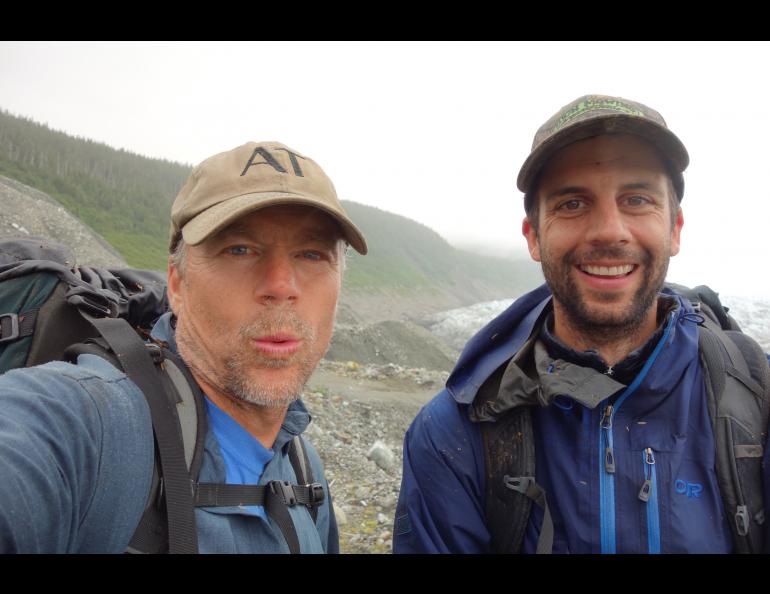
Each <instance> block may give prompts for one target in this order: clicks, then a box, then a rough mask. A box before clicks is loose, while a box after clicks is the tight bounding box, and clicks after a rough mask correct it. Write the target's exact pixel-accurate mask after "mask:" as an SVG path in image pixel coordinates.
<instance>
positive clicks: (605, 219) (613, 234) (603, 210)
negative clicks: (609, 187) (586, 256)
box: [586, 200, 631, 244]
mask: <svg viewBox="0 0 770 594" xmlns="http://www.w3.org/2000/svg"><path fill="white" fill-rule="evenodd" d="M586 239H587V240H588V241H589V242H591V243H597V244H617V243H621V244H622V243H627V242H628V241H629V240H630V239H631V236H630V233H629V229H628V221H627V220H626V217H625V215H624V214H623V213H622V212H621V210H620V209H619V208H618V205H617V204H615V201H614V200H613V201H612V202H611V203H609V204H599V205H597V207H596V208H595V209H594V211H593V212H592V213H591V221H590V228H589V232H588V236H587V237H586Z"/></svg>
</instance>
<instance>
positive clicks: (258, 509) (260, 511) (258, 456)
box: [206, 397, 273, 520]
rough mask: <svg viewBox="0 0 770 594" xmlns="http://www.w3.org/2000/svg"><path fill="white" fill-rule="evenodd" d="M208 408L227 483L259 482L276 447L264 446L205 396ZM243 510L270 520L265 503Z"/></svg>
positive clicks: (254, 483)
mask: <svg viewBox="0 0 770 594" xmlns="http://www.w3.org/2000/svg"><path fill="white" fill-rule="evenodd" d="M206 409H207V410H208V412H209V428H210V429H211V430H212V431H213V432H214V435H215V436H216V438H217V441H218V442H219V449H220V451H221V453H222V459H223V461H224V463H225V482H226V483H227V484H228V485H256V484H257V483H259V479H260V478H261V477H262V472H263V471H264V470H265V466H266V465H267V463H268V462H270V460H272V459H273V451H272V450H268V449H267V448H266V447H265V446H263V445H262V444H261V443H260V442H259V440H258V439H255V438H254V436H253V435H251V433H249V432H248V431H246V429H244V428H243V427H241V426H240V425H239V424H238V423H237V422H236V421H235V420H234V419H233V418H232V417H230V416H229V415H228V414H227V413H226V412H224V411H223V410H222V409H221V408H219V407H218V406H217V405H216V404H214V403H213V402H211V400H209V398H208V397H206ZM244 513H253V514H254V515H255V516H260V517H261V518H263V519H265V520H267V515H266V513H265V508H264V506H261V505H251V506H247V507H245V508H244Z"/></svg>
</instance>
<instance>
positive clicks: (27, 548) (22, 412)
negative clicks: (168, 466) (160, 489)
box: [0, 356, 153, 553]
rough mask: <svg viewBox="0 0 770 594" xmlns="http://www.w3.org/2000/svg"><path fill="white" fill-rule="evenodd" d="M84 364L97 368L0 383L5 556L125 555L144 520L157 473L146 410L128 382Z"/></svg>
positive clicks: (0, 515)
mask: <svg viewBox="0 0 770 594" xmlns="http://www.w3.org/2000/svg"><path fill="white" fill-rule="evenodd" d="M85 357H88V358H91V359H94V360H95V361H93V367H88V366H82V367H81V366H80V365H77V366H75V365H70V364H67V363H62V362H54V363H49V364H47V365H44V366H41V367H35V368H28V369H18V370H11V371H9V372H7V373H5V374H4V375H2V376H0V477H1V478H0V552H2V553H76V552H92V553H96V552H98V553H119V552H123V550H124V549H125V547H126V545H127V544H128V540H129V539H130V537H131V536H132V534H133V531H134V529H135V528H136V524H137V522H138V520H139V518H140V517H141V514H142V510H143V509H144V505H145V503H146V500H147V494H148V492H149V483H150V478H151V474H152V464H153V442H152V427H151V423H150V418H149V410H148V408H147V404H146V402H145V401H144V397H143V396H142V394H141V392H139V390H138V388H136V386H135V385H134V384H133V382H130V380H128V379H127V378H126V377H125V375H123V374H121V373H119V372H118V371H117V370H116V369H115V368H113V367H112V366H111V365H109V364H108V363H107V362H106V361H103V360H101V359H98V358H96V357H91V356H85ZM82 358H83V357H81V359H82ZM97 369H100V370H101V371H103V372H104V373H101V372H97V371H96V370H97Z"/></svg>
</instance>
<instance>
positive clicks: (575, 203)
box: [558, 198, 583, 210]
mask: <svg viewBox="0 0 770 594" xmlns="http://www.w3.org/2000/svg"><path fill="white" fill-rule="evenodd" d="M582 207H583V201H582V200H579V199H577V198H574V199H572V200H567V201H565V202H562V203H561V204H560V205H559V206H558V209H559V210H578V209H579V208H582Z"/></svg>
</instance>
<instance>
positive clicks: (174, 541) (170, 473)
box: [66, 310, 205, 553]
mask: <svg viewBox="0 0 770 594" xmlns="http://www.w3.org/2000/svg"><path fill="white" fill-rule="evenodd" d="M81 314H82V315H83V316H84V317H85V318H87V319H88V320H89V321H90V323H91V324H93V326H94V328H96V330H97V331H98V332H99V334H100V335H101V337H102V339H103V342H102V343H101V344H102V345H103V344H105V343H106V345H107V346H108V347H109V353H108V354H107V356H105V354H104V353H99V352H98V349H97V348H96V347H95V346H94V345H98V344H99V343H96V342H94V341H91V345H90V346H87V347H85V348H86V349H87V350H86V351H84V350H83V349H81V348H79V347H77V346H76V347H74V348H71V349H68V350H67V351H66V356H67V357H68V358H70V359H72V358H74V357H75V356H76V355H77V354H79V353H81V352H93V354H99V355H101V356H104V357H105V358H106V359H108V360H110V361H111V362H112V363H113V364H115V363H117V364H118V367H119V368H120V369H122V370H123V371H124V372H125V373H126V375H127V376H128V377H129V378H130V379H131V380H132V381H133V382H134V383H135V384H136V385H137V386H138V387H139V389H140V390H141V392H142V393H143V394H144V397H145V398H146V399H147V404H148V405H149V408H150V416H151V418H152V429H153V435H154V438H155V446H156V454H157V459H159V461H160V464H159V465H160V476H161V477H162V478H161V479H160V484H159V485H157V481H156V480H155V479H154V480H153V483H155V484H156V485H157V491H158V498H159V499H162V501H163V502H165V509H164V510H163V509H162V507H163V506H161V514H162V515H164V516H165V517H166V518H167V523H168V552H171V553H197V552H198V535H197V530H196V524H195V511H194V507H195V506H194V503H193V486H192V485H193V481H192V479H191V476H190V470H189V468H188V460H189V463H190V464H191V463H192V459H193V457H194V456H193V455H192V454H190V455H186V453H185V439H184V433H185V432H184V431H183V427H182V424H181V422H180V415H179V413H178V408H179V406H178V404H179V403H178V402H177V399H179V398H182V399H183V397H182V396H180V395H179V394H178V392H176V390H175V389H174V388H172V386H174V387H175V382H174V380H173V379H171V377H169V371H168V369H167V368H168V366H169V363H168V362H167V361H165V355H164V352H163V350H162V349H161V347H160V346H159V345H157V344H154V343H145V342H144V341H143V340H142V339H141V338H140V337H139V335H138V334H137V333H136V331H135V330H134V329H133V328H132V327H131V325H130V324H129V323H128V322H127V321H126V320H123V319H122V318H94V317H91V316H90V315H88V314H87V313H85V312H83V311H82V310H81ZM171 364H172V365H175V364H174V363H173V362H172V363H171ZM176 371H177V372H179V373H180V374H181V373H182V372H181V370H180V369H179V368H177V369H176ZM172 373H173V372H172ZM164 378H165V379H164ZM177 383H180V385H181V382H180V381H179V380H178V379H177ZM192 384H193V385H194V384H195V382H192ZM187 388H188V389H190V386H189V385H188V386H187ZM183 393H184V390H183ZM194 407H195V403H193V408H194ZM181 408H184V406H183V407H181ZM186 416H187V417H188V418H187V419H186V424H187V425H189V424H190V419H189V414H188V415H186ZM195 417H196V418H195V420H193V421H192V423H194V424H195V428H196V430H197V429H198V427H199V425H198V422H199V421H201V420H202V419H203V418H205V415H202V414H198V412H196V413H195ZM187 433H188V437H187V439H188V444H194V443H195V442H196V441H202V440H197V437H196V438H191V435H190V430H189V427H188V430H187ZM198 434H200V435H203V434H205V431H204V432H202V433H198ZM196 446H197V449H198V451H199V452H200V448H202V443H200V444H196ZM196 446H193V448H192V451H193V452H194V451H195V449H196ZM189 449H190V448H189V447H188V450H189ZM156 466H157V464H156ZM154 472H157V469H156V470H154ZM154 503H156V501H155V497H153V496H152V492H151V496H150V505H148V506H147V507H146V508H145V515H144V516H143V518H142V521H140V524H139V527H138V533H139V535H138V536H137V534H135V536H134V538H132V541H131V544H130V545H129V550H130V551H135V552H140V551H142V552H143V551H150V552H158V549H157V548H156V545H157V541H158V540H159V539H162V535H161V533H158V538H156V537H154V536H150V537H149V538H150V540H147V539H146V538H143V537H142V534H144V531H145V527H146V526H147V522H148V521H149V520H150V519H151V518H150V515H152V514H154V513H155V512H154V511H153V508H155V507H157V506H155V505H153V504H154ZM148 514H150V515H148ZM143 525H144V527H143Z"/></svg>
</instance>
